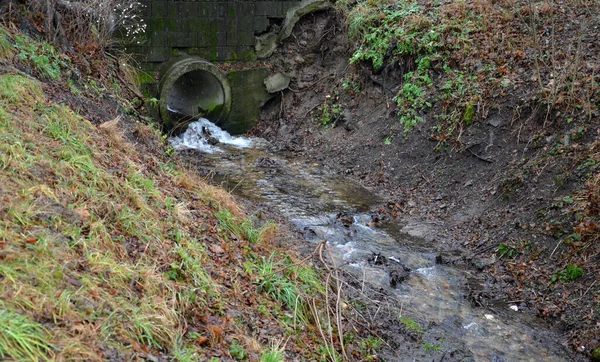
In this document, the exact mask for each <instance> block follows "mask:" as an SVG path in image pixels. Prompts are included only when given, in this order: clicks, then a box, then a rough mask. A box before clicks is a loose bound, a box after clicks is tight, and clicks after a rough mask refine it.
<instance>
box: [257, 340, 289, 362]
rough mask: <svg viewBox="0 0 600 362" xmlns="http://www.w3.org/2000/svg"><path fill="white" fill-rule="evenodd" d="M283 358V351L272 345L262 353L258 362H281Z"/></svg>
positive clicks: (279, 347) (276, 345)
mask: <svg viewBox="0 0 600 362" xmlns="http://www.w3.org/2000/svg"><path fill="white" fill-rule="evenodd" d="M284 357H285V355H284V350H283V349H282V348H281V346H279V344H275V343H273V344H272V345H271V347H269V348H268V349H267V350H265V351H264V352H263V353H262V355H261V356H260V362H283V361H284V360H285V359H284Z"/></svg>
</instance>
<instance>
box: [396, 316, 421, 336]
mask: <svg viewBox="0 0 600 362" xmlns="http://www.w3.org/2000/svg"><path fill="white" fill-rule="evenodd" d="M400 323H402V325H403V326H404V328H406V329H407V330H409V331H411V332H413V333H415V334H418V335H422V334H423V333H425V331H424V330H423V328H422V327H421V326H420V325H419V323H417V322H416V321H415V320H414V319H411V318H408V317H401V318H400Z"/></svg>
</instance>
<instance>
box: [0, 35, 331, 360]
mask: <svg viewBox="0 0 600 362" xmlns="http://www.w3.org/2000/svg"><path fill="white" fill-rule="evenodd" d="M0 29H2V31H1V33H0V46H2V45H3V44H4V45H5V43H8V44H10V48H7V49H9V51H10V52H15V53H14V54H15V55H16V54H19V57H17V58H18V59H15V60H14V62H17V63H18V64H17V63H16V64H15V65H18V67H19V69H23V68H26V70H27V72H29V73H31V74H32V75H26V74H25V73H23V72H21V71H19V70H16V69H15V70H14V71H11V70H10V69H8V68H7V70H6V72H5V73H3V74H0V191H1V192H2V200H0V260H2V263H0V301H1V302H0V306H1V308H0V357H1V358H2V359H4V358H7V359H15V360H86V361H102V360H107V359H111V358H119V359H126V360H129V359H132V358H134V357H135V356H136V355H138V354H140V353H147V354H153V355H155V356H160V358H163V359H169V360H171V359H173V360H179V361H197V360H214V358H212V359H211V357H212V356H211V355H208V354H209V353H210V352H209V351H210V350H220V351H222V352H223V353H224V354H223V355H227V354H230V355H232V356H234V357H236V358H238V359H242V360H243V359H244V358H246V357H247V356H261V357H260V358H261V360H263V361H282V360H284V349H287V348H290V349H291V350H294V351H303V352H301V354H302V355H303V357H304V358H305V359H308V360H310V359H313V358H314V357H315V352H312V351H316V350H317V349H318V348H312V347H316V346H318V345H319V344H321V343H322V341H321V338H322V335H324V334H323V333H321V334H319V333H318V331H317V330H323V331H326V332H327V333H328V334H332V333H333V331H334V329H335V328H332V327H331V324H333V322H332V320H331V319H330V318H331V317H332V316H331V315H330V314H331V310H330V309H329V308H328V307H327V304H325V302H324V300H325V295H326V288H327V286H326V285H324V284H325V283H324V281H323V279H322V275H320V274H319V272H318V271H317V270H316V269H315V268H314V267H312V266H308V265H306V264H305V263H304V262H301V261H298V260H297V259H296V256H295V254H294V253H293V251H290V250H279V249H278V248H276V247H274V246H273V244H275V243H272V241H273V239H274V238H276V237H278V235H277V229H276V227H275V224H274V223H272V222H265V223H260V224H259V222H258V221H257V220H256V219H255V218H253V217H251V216H248V215H246V213H245V212H244V211H243V210H242V209H241V208H240V207H239V205H238V204H237V203H236V201H235V200H234V198H233V197H232V196H231V195H230V194H229V193H228V192H226V191H224V190H222V189H219V188H216V187H213V186H210V185H208V184H206V183H205V182H204V181H203V180H202V179H200V178H199V177H198V176H196V175H194V174H192V173H190V172H188V171H187V170H185V169H183V168H181V167H179V166H178V165H177V163H176V161H175V160H174V159H172V158H170V156H169V155H167V153H168V152H167V147H166V146H165V144H164V138H163V137H162V135H161V134H160V133H159V132H157V131H156V130H155V129H153V128H152V127H150V126H139V125H138V126H136V127H135V131H134V134H135V135H137V136H138V137H139V139H140V141H141V144H140V145H133V144H131V143H130V142H129V141H128V140H127V139H128V138H129V137H124V134H123V133H122V131H121V130H122V128H125V129H127V127H122V123H121V122H123V121H129V122H131V123H133V121H132V120H125V119H123V118H120V117H116V118H114V119H113V120H112V121H108V122H104V123H103V124H101V125H94V124H92V123H91V122H90V121H88V120H87V119H86V118H85V117H84V116H82V115H81V114H79V113H77V112H75V111H73V110H72V109H70V108H69V107H67V106H65V105H60V104H57V103H56V102H55V101H54V99H72V98H73V96H76V97H91V98H94V101H95V102H96V101H97V102H98V104H102V102H103V100H104V99H106V98H111V99H112V100H114V101H115V102H116V103H117V104H120V105H124V107H125V106H127V105H128V107H130V106H131V104H130V102H128V101H127V100H124V99H122V98H121V97H122V96H121V95H120V94H117V93H118V89H119V88H120V89H125V88H126V87H116V86H111V85H112V84H113V83H114V79H112V78H111V77H112V73H113V72H105V73H103V74H104V75H105V76H106V77H105V78H106V79H104V78H103V77H100V76H99V77H98V78H97V79H95V80H93V79H91V77H90V78H89V79H88V80H89V82H87V83H85V84H84V85H82V86H81V87H79V88H77V86H76V84H75V82H73V81H71V82H69V81H68V79H71V75H73V73H72V69H71V67H72V65H71V64H70V63H69V61H68V60H67V59H65V58H64V55H62V54H58V53H56V50H55V49H54V48H50V47H49V46H48V45H46V44H43V43H37V42H35V41H33V40H31V39H29V38H25V37H18V38H17V37H16V36H15V40H17V41H16V43H15V44H12V43H11V42H9V41H8V40H7V39H8V38H7V35H6V34H8V33H7V32H6V31H5V30H4V28H0ZM5 33H6V34H5ZM11 39H12V38H11ZM4 40H6V41H5V42H2V41H4ZM4 50H5V49H4V48H0V51H2V52H3V53H2V54H4ZM2 54H0V56H1V55H2ZM63 62H64V63H63ZM89 63H91V66H92V67H97V68H96V69H102V68H103V67H109V64H106V63H104V64H102V63H100V64H99V63H98V62H97V59H94V61H90V62H89ZM113 70H114V69H113ZM36 77H38V78H39V79H36ZM51 80H55V81H53V82H51V84H50V81H51ZM92 80H93V81H92ZM44 82H46V83H44ZM80 84H82V83H80V82H79V81H78V82H77V85H80ZM47 92H56V93H57V94H52V95H49V94H48V93H47ZM111 92H112V93H111ZM75 93H76V94H75ZM100 95H102V97H100ZM112 100H111V103H113V102H112ZM81 111H82V112H85V111H86V110H85V109H82V110H81ZM95 121H98V120H97V119H96V120H95ZM217 245H220V246H221V249H222V251H219V252H215V250H219V249H215V246H217ZM266 256H268V257H266ZM329 298H331V296H329ZM329 301H331V299H329ZM308 302H310V305H309V303H308ZM340 303H341V302H340ZM257 311H261V313H262V315H261V325H260V326H258V328H259V329H258V331H263V330H264V331H268V333H276V334H287V335H288V339H287V340H286V343H285V345H283V346H281V345H280V344H277V345H275V344H274V345H272V346H271V347H269V348H267V349H266V350H265V349H263V348H262V347H261V346H260V345H259V343H258V342H256V340H254V339H253V337H250V336H248V335H247V334H248V332H247V326H249V325H251V324H252V323H254V322H255V317H256V313H257ZM234 315H235V317H233V316H234ZM319 316H320V321H319V320H318V318H319ZM3 318H5V319H6V320H7V321H4V320H3ZM13 321H15V322H16V323H12V322H13ZM292 323H293V327H294V328H292ZM336 328H337V327H336ZM336 332H337V331H336ZM342 332H343V331H342ZM261 333H262V332H261ZM253 335H254V332H253ZM340 335H341V334H340ZM232 341H237V342H235V343H234V342H232ZM253 341H254V342H253ZM327 343H329V342H327ZM332 344H335V343H334V342H331V343H329V347H328V351H330V352H331V353H332V354H334V355H337V353H338V352H337V351H336V348H339V347H336V346H335V345H332ZM207 346H208V347H210V348H207ZM299 346H301V347H302V348H299ZM115 356H116V357H115Z"/></svg>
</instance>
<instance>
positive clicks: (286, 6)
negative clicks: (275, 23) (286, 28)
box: [281, 1, 298, 17]
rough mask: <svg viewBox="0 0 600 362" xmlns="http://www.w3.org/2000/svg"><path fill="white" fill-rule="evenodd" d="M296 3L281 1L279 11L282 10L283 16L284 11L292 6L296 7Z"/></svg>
mask: <svg viewBox="0 0 600 362" xmlns="http://www.w3.org/2000/svg"><path fill="white" fill-rule="evenodd" d="M297 5H298V2H297V1H283V2H282V3H281V11H282V12H283V17H285V13H286V12H287V11H288V10H290V9H292V8H294V7H296V6H297Z"/></svg>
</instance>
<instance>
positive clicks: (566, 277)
mask: <svg viewBox="0 0 600 362" xmlns="http://www.w3.org/2000/svg"><path fill="white" fill-rule="evenodd" d="M583 274H584V271H583V269H582V268H581V267H580V266H579V265H577V264H569V265H567V267H566V268H565V269H563V270H561V271H559V272H556V273H554V275H552V278H551V280H550V281H551V282H552V283H556V282H557V281H561V282H563V283H568V282H572V281H574V280H575V279H578V278H579V277H581V276H582V275H583Z"/></svg>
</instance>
